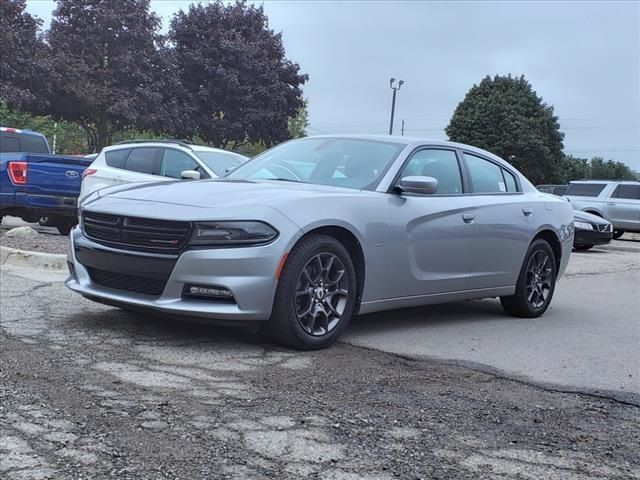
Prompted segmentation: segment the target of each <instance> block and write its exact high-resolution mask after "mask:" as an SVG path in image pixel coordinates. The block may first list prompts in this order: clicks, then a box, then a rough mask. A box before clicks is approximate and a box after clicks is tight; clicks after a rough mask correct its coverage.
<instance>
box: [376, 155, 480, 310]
mask: <svg viewBox="0 0 640 480" xmlns="http://www.w3.org/2000/svg"><path fill="white" fill-rule="evenodd" d="M416 175H418V176H420V175H421V176H429V177H433V178H435V179H436V180H438V189H437V190H436V192H435V193H434V194H432V195H416V194H402V195H400V196H399V195H389V203H390V218H391V235H390V241H389V248H388V249H387V252H388V253H389V257H388V259H387V262H388V275H387V277H388V280H389V281H388V282H387V285H388V286H387V295H386V298H399V297H408V296H419V295H430V294H438V293H445V292H458V291H462V290H466V289H467V288H468V281H469V269H470V264H471V255H472V248H471V247H472V244H473V241H474V237H475V235H476V226H475V220H474V219H475V213H476V209H475V206H474V204H473V203H474V200H473V198H472V197H470V196H468V195H465V194H464V189H463V181H462V174H461V168H460V161H459V159H458V157H457V154H456V151H455V150H449V149H441V148H424V149H421V150H418V151H417V152H414V153H413V154H412V156H411V157H410V158H409V160H408V161H407V163H406V164H405V166H404V168H403V170H402V172H401V174H400V176H399V179H400V178H403V177H407V176H416Z"/></svg>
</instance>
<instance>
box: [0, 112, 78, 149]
mask: <svg viewBox="0 0 640 480" xmlns="http://www.w3.org/2000/svg"><path fill="white" fill-rule="evenodd" d="M0 125H3V126H7V127H14V128H21V129H28V130H34V131H36V132H40V133H42V134H43V135H44V136H45V137H47V141H48V142H49V145H50V146H51V148H53V145H54V138H55V139H56V141H55V145H56V153H60V154H63V153H70V154H77V153H87V152H88V148H89V147H88V145H87V139H86V136H85V134H84V132H83V131H82V130H81V129H80V126H79V125H77V124H75V123H68V122H56V121H55V120H52V119H51V118H48V117H40V116H34V115H31V114H29V113H25V112H20V111H16V110H12V109H10V108H9V107H8V106H7V104H6V103H4V102H0Z"/></svg>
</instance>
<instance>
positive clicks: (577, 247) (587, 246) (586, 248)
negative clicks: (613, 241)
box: [573, 245, 593, 251]
mask: <svg viewBox="0 0 640 480" xmlns="http://www.w3.org/2000/svg"><path fill="white" fill-rule="evenodd" d="M573 248H574V249H576V250H582V251H584V250H590V249H592V248H593V245H574V246H573Z"/></svg>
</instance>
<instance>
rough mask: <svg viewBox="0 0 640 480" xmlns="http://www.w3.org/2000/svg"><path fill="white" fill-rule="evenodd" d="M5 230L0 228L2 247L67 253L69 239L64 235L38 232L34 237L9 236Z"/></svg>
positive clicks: (0, 243)
mask: <svg viewBox="0 0 640 480" xmlns="http://www.w3.org/2000/svg"><path fill="white" fill-rule="evenodd" d="M7 231H8V230H4V229H2V230H0V245H2V246H3V247H10V248H18V249H20V250H30V251H34V252H44V253H67V245H68V242H69V239H68V238H67V237H66V236H62V235H56V234H49V233H39V234H38V236H36V237H28V238H11V237H7V236H6V235H5V233H6V232H7Z"/></svg>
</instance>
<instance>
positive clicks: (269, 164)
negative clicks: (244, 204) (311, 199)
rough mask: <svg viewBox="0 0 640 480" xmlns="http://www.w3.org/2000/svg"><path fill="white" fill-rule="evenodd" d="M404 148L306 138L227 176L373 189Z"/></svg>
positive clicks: (267, 152) (342, 140) (393, 144)
mask: <svg viewBox="0 0 640 480" xmlns="http://www.w3.org/2000/svg"><path fill="white" fill-rule="evenodd" d="M405 146H406V145H404V144H401V143H392V142H385V141H378V140H362V139H356V138H305V139H300V140H293V141H290V142H286V143H283V144H281V145H278V146H277V147H274V148H272V149H270V150H267V151H266V152H264V153H263V154H261V155H259V156H257V157H256V158H254V159H253V160H251V161H250V162H248V163H245V164H244V165H242V166H241V167H240V168H238V169H237V170H235V171H234V172H233V173H231V174H230V175H229V177H228V178H235V179H246V180H250V179H253V180H257V179H265V180H269V179H271V180H287V181H291V182H302V183H314V184H319V185H333V186H336V187H346V188H355V189H358V190H365V189H370V190H372V189H374V188H375V187H376V186H377V184H378V182H379V181H380V179H382V177H383V175H384V174H385V173H386V171H387V170H388V169H389V167H390V166H391V164H392V163H393V161H394V160H395V159H396V157H397V156H398V154H399V153H400V152H401V151H402V149H403V148H404V147H405Z"/></svg>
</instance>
